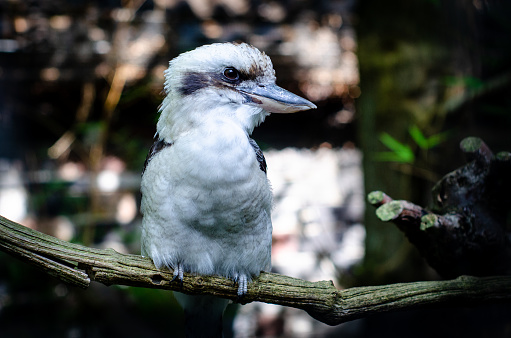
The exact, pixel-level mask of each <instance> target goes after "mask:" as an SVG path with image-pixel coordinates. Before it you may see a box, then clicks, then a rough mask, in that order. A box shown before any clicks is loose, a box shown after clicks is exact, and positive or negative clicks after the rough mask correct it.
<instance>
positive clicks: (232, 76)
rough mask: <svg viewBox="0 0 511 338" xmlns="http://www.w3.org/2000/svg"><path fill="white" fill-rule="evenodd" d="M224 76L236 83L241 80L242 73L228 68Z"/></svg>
mask: <svg viewBox="0 0 511 338" xmlns="http://www.w3.org/2000/svg"><path fill="white" fill-rule="evenodd" d="M224 76H225V77H226V78H227V79H228V80H231V81H236V80H238V79H239V78H240V73H239V72H238V70H237V69H236V68H233V67H227V68H225V69H224Z"/></svg>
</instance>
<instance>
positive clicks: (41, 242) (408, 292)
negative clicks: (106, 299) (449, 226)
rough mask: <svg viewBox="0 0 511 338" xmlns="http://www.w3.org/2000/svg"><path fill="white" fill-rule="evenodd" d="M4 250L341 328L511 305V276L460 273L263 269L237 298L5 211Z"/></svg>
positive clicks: (210, 282)
mask: <svg viewBox="0 0 511 338" xmlns="http://www.w3.org/2000/svg"><path fill="white" fill-rule="evenodd" d="M0 250H3V251H6V252H8V253H10V254H11V255H13V256H14V257H17V258H20V259H23V260H25V261H27V262H28V263H30V264H32V265H34V266H37V267H39V268H42V269H43V270H44V271H46V272H48V273H49V274H51V275H52V276H54V277H56V278H58V279H60V280H62V281H63V282H66V283H69V284H73V285H76V286H78V287H82V288H87V287H88V286H89V285H90V283H91V281H96V282H100V283H103V284H105V285H114V284H117V285H127V286H135V287H145V288H156V289H165V290H174V291H180V292H184V293H188V294H209V295H215V296H219V297H223V298H228V299H231V300H233V301H238V302H241V303H249V302H253V301H259V302H265V303H272V304H278V305H283V306H290V307H294V308H298V309H302V310H304V311H306V312H307V313H309V315H311V316H312V317H314V318H315V319H317V320H319V321H322V322H324V323H327V324H329V325H337V324H341V323H344V322H347V321H350V320H354V319H357V318H362V317H365V316H368V315H371V314H375V313H383V312H391V311H398V310H404V309H410V308H424V307H430V306H437V307H440V306H446V305H449V306H452V305H476V304H482V303H495V302H511V277H487V278H475V277H466V276H464V277H459V278H457V279H455V280H448V281H432V282H416V283H402V284H391V285H382V286H367V287H355V288H350V289H346V290H338V289H336V288H335V286H334V284H333V282H331V281H320V282H309V281H305V280H301V279H297V278H292V277H288V276H283V275H278V274H274V273H261V275H260V276H259V277H258V278H255V279H254V280H253V282H252V283H250V284H249V286H248V292H247V295H246V296H244V297H243V299H238V298H237V287H236V286H235V285H234V283H233V281H231V280H229V279H226V278H223V277H218V276H195V275H191V274H186V273H185V274H184V279H183V284H182V285H181V284H180V283H178V282H172V277H173V276H172V271H168V270H158V269H157V268H156V267H155V266H154V265H153V263H152V261H151V260H150V259H149V258H146V257H142V256H138V255H125V254H120V253H118V252H116V251H115V250H112V249H104V250H102V249H95V248H88V247H85V246H82V245H78V244H73V243H68V242H65V241H62V240H59V239H57V238H55V237H52V236H49V235H46V234H43V233H40V232H38V231H35V230H32V229H29V228H26V227H24V226H22V225H20V224H17V223H15V222H12V221H9V220H8V219H6V218H3V217H1V216H0Z"/></svg>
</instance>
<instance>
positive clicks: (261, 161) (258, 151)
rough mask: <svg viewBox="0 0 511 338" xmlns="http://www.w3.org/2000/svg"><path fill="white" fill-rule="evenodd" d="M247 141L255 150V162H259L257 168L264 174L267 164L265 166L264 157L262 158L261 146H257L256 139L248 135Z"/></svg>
mask: <svg viewBox="0 0 511 338" xmlns="http://www.w3.org/2000/svg"><path fill="white" fill-rule="evenodd" d="M248 142H250V145H251V146H252V148H254V151H255V153H256V157H257V162H259V169H261V170H262V171H263V172H264V173H265V174H266V168H267V166H266V159H265V158H264V154H263V151H262V150H261V148H259V146H258V145H257V143H256V141H254V140H253V139H251V138H250V137H249V138H248Z"/></svg>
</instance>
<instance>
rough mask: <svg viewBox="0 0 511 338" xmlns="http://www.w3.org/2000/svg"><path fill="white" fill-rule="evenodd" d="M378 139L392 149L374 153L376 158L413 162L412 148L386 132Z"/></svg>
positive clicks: (379, 159)
mask: <svg viewBox="0 0 511 338" xmlns="http://www.w3.org/2000/svg"><path fill="white" fill-rule="evenodd" d="M379 139H380V141H381V143H383V144H384V145H385V146H386V147H387V148H389V149H390V150H392V151H390V152H379V153H376V154H375V159H376V160H378V161H386V162H401V163H413V162H414V161H415V155H414V154H413V151H412V149H411V148H410V147H409V146H407V145H406V144H403V143H401V142H399V141H398V140H396V139H395V138H393V137H392V136H390V135H389V134H388V133H382V134H381V135H380V137H379Z"/></svg>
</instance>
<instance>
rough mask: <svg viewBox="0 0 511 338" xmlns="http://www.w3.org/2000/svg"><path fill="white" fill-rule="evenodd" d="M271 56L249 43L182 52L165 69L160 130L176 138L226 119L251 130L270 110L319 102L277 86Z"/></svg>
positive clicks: (165, 136) (164, 135)
mask: <svg viewBox="0 0 511 338" xmlns="http://www.w3.org/2000/svg"><path fill="white" fill-rule="evenodd" d="M275 79H276V78H275V71H274V70H273V65H272V63H271V60H270V58H269V57H268V56H267V55H266V54H264V53H262V52H261V51H259V50H258V49H257V48H255V47H252V46H250V45H248V44H245V43H242V44H234V43H216V44H211V45H206V46H202V47H199V48H197V49H194V50H192V51H190V52H186V53H183V54H181V55H179V56H178V57H176V58H174V59H173V60H171V61H170V66H169V68H168V69H167V70H166V71H165V93H166V94H167V96H166V98H165V99H164V101H163V103H162V106H161V108H160V112H161V115H160V119H159V120H158V125H157V129H158V133H159V135H160V137H161V138H163V139H165V140H166V141H168V142H172V141H174V140H175V138H177V137H178V136H179V134H181V133H183V132H186V131H187V130H189V129H190V128H193V127H194V126H196V125H197V124H200V123H203V122H204V121H207V120H208V119H211V118H219V117H220V118H223V117H228V118H230V119H232V120H233V121H235V123H237V124H239V125H240V126H241V127H242V128H243V129H244V130H246V132H247V133H248V134H250V133H252V130H253V129H254V128H255V127H256V126H257V125H259V124H260V123H261V122H262V121H264V119H265V117H266V116H267V115H269V114H270V113H293V112H297V111H301V110H308V109H313V108H316V106H315V105H314V104H313V103H312V102H310V101H308V100H306V99H304V98H302V97H300V96H297V95H295V94H293V93H291V92H289V91H287V90H285V89H283V88H281V87H278V86H277V85H276V84H275Z"/></svg>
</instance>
